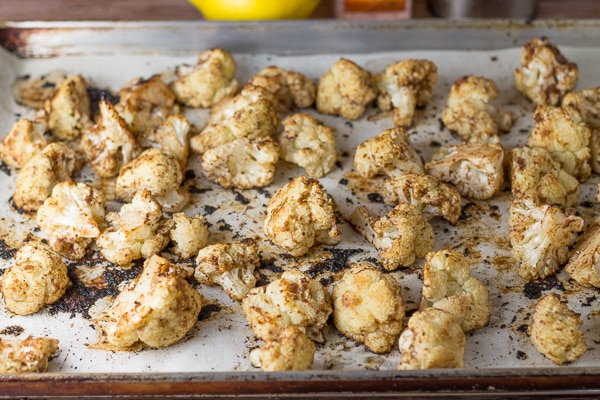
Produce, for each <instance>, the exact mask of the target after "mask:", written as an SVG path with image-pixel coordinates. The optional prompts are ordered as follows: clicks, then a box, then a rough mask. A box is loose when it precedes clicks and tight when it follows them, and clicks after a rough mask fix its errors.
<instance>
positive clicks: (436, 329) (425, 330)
mask: <svg viewBox="0 0 600 400" xmlns="http://www.w3.org/2000/svg"><path fill="white" fill-rule="evenodd" d="M407 325H408V327H407V329H406V330H404V332H402V334H401V335H400V339H399V340H398V343H399V347H400V352H401V353H402V357H401V358H400V365H398V369H400V370H406V369H430V368H463V367H464V354H465V343H466V339H465V333H464V332H463V330H462V329H461V327H460V325H459V324H458V323H457V322H456V320H455V319H454V317H453V316H452V315H450V314H448V313H447V312H446V311H443V310H439V309H437V308H426V309H424V310H420V311H417V312H415V313H414V314H413V315H411V317H410V318H409V320H408V324H407Z"/></svg>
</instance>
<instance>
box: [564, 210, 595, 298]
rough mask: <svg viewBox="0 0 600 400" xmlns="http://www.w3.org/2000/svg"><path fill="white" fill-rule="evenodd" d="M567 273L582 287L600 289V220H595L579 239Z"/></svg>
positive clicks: (568, 264) (566, 269) (566, 268)
mask: <svg viewBox="0 0 600 400" xmlns="http://www.w3.org/2000/svg"><path fill="white" fill-rule="evenodd" d="M565 271H567V272H568V273H569V275H570V276H571V278H573V279H574V280H575V281H576V282H577V283H579V284H580V285H581V286H585V287H590V286H593V287H598V288H600V219H595V220H593V221H592V222H591V223H590V225H589V226H588V227H587V228H586V230H585V232H584V233H583V235H582V236H581V237H580V238H579V240H578V241H577V245H576V246H575V248H574V249H573V253H572V255H571V258H570V259H569V262H568V263H567V265H566V266H565Z"/></svg>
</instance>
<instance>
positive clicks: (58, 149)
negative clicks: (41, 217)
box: [13, 142, 81, 211]
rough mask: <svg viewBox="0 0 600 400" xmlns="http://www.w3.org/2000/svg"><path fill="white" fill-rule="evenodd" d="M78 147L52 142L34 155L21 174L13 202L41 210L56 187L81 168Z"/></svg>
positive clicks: (29, 209) (22, 206) (20, 206)
mask: <svg viewBox="0 0 600 400" xmlns="http://www.w3.org/2000/svg"><path fill="white" fill-rule="evenodd" d="M80 164H81V163H80V160H79V159H78V156H77V154H76V153H75V151H74V150H71V148H69V147H68V146H67V145H66V144H64V143H62V142H56V143H50V144H49V145H47V146H46V147H44V149H43V150H42V151H41V152H40V153H39V154H36V155H35V156H33V157H32V158H31V159H30V160H29V161H27V163H26V164H25V165H24V166H23V168H22V169H21V172H20V173H19V175H18V176H17V181H16V185H15V193H14V194H13V201H14V202H15V205H16V206H17V207H19V208H22V209H23V210H26V211H35V210H37V209H38V208H39V207H40V206H41V205H42V203H44V200H46V199H47V198H48V197H49V196H50V194H51V193H52V189H53V188H54V186H55V185H56V184H58V183H60V182H62V181H65V180H67V179H70V177H71V176H72V175H73V174H75V172H76V171H77V170H78V169H79V168H80Z"/></svg>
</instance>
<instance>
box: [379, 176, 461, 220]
mask: <svg viewBox="0 0 600 400" xmlns="http://www.w3.org/2000/svg"><path fill="white" fill-rule="evenodd" d="M381 194H382V196H383V200H384V201H385V203H386V204H389V205H394V206H395V205H397V204H398V203H410V204H412V205H413V206H415V207H417V208H418V209H419V211H421V213H423V216H424V217H425V218H426V219H428V220H429V219H432V218H434V217H442V218H444V219H446V220H448V221H450V222H451V223H452V224H455V223H456V221H458V218H459V217H460V213H461V210H462V199H461V197H460V193H459V191H458V190H456V188H455V187H454V186H452V185H449V184H447V183H444V182H441V181H440V180H439V179H437V178H435V177H433V176H431V175H427V174H404V175H399V176H395V177H392V178H389V179H386V180H385V182H384V184H383V190H382V193H381Z"/></svg>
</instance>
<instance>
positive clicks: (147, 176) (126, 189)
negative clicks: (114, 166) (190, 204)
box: [115, 148, 189, 211]
mask: <svg viewBox="0 0 600 400" xmlns="http://www.w3.org/2000/svg"><path fill="white" fill-rule="evenodd" d="M181 182H183V172H182V169H181V166H180V164H179V161H178V160H177V158H176V157H175V156H174V155H173V154H172V153H170V152H167V151H165V150H162V149H157V148H150V149H146V150H144V151H143V152H142V154H140V156H139V157H138V158H136V159H135V160H132V161H131V162H129V163H127V164H125V165H124V166H123V168H121V172H120V173H119V177H118V178H117V184H116V188H115V194H116V196H117V199H119V200H121V201H127V202H129V201H131V200H132V199H133V196H134V195H135V193H136V192H138V191H140V190H144V189H146V190H149V191H150V192H151V193H152V195H153V196H154V197H155V198H156V200H157V201H158V202H159V203H160V205H161V207H162V208H163V210H166V211H179V210H181V209H182V208H183V206H184V205H185V204H186V203H187V201H188V197H189V196H188V193H187V192H185V191H184V190H183V188H181V187H180V185H181Z"/></svg>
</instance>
